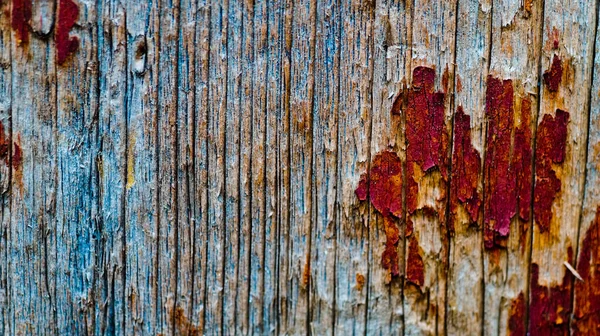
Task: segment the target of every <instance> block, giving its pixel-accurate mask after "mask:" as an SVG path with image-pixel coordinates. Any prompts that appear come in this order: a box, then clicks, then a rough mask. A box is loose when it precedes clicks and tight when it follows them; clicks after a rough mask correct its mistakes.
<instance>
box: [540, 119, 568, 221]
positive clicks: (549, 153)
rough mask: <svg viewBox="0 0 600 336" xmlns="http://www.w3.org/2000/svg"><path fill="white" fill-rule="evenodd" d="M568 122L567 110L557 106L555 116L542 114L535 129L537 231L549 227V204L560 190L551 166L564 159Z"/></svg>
mask: <svg viewBox="0 0 600 336" xmlns="http://www.w3.org/2000/svg"><path fill="white" fill-rule="evenodd" d="M568 122H569V113H568V112H565V111H563V110H560V109H557V110H556V116H555V117H553V116H551V115H550V114H546V115H544V118H543V119H542V122H541V123H540V125H539V127H538V131H537V141H536V148H537V149H536V154H535V165H536V166H535V171H536V176H535V190H534V204H533V212H534V214H535V222H536V223H537V225H538V227H539V229H540V231H541V232H545V231H548V229H549V228H550V222H551V220H552V203H553V202H554V199H555V198H556V195H557V194H558V193H559V192H560V190H561V181H560V179H559V178H558V177H557V176H556V172H555V171H554V168H553V165H554V164H560V163H562V162H563V160H564V158H565V151H566V140H567V123H568Z"/></svg>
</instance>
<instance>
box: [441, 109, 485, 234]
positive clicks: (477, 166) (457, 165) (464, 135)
mask: <svg viewBox="0 0 600 336" xmlns="http://www.w3.org/2000/svg"><path fill="white" fill-rule="evenodd" d="M453 147H454V148H453V151H452V179H451V183H450V211H451V212H452V216H451V218H450V226H449V230H450V231H451V232H454V218H455V217H456V214H457V211H458V206H459V204H458V203H459V201H460V203H462V204H463V205H464V207H465V209H466V210H467V212H468V213H469V217H470V220H471V222H472V223H476V222H477V216H478V213H479V206H480V205H481V200H480V198H479V193H478V192H477V181H478V180H479V174H480V170H481V157H480V156H479V152H477V150H476V149H475V148H474V147H473V144H472V143H471V117H470V116H468V115H466V114H465V112H464V111H463V108H462V106H459V107H458V109H457V111H456V114H455V115H454V146H453Z"/></svg>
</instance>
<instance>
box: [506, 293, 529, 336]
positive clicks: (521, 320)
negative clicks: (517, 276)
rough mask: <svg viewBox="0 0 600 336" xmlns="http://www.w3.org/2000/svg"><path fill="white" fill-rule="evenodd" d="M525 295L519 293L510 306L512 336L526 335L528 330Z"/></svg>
mask: <svg viewBox="0 0 600 336" xmlns="http://www.w3.org/2000/svg"><path fill="white" fill-rule="evenodd" d="M526 308H527V307H526V306H525V295H524V294H523V292H521V293H519V296H517V297H516V298H515V299H513V300H512V302H511V304H510V315H509V316H510V317H509V319H508V334H509V335H511V336H513V335H514V336H521V335H525V332H526V331H527V328H526V326H525V309H526Z"/></svg>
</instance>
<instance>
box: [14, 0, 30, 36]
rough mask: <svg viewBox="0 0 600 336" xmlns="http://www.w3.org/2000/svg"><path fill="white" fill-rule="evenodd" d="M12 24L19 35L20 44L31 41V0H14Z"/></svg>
mask: <svg viewBox="0 0 600 336" xmlns="http://www.w3.org/2000/svg"><path fill="white" fill-rule="evenodd" d="M10 16H11V22H10V23H11V26H12V29H13V30H14V31H15V33H16V35H17V43H18V44H26V43H27V42H29V21H30V20H31V0H13V3H12V11H11V15H10Z"/></svg>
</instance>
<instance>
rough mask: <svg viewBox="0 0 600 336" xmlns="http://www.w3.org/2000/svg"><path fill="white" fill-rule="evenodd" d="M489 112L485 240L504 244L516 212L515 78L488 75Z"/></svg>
mask: <svg viewBox="0 0 600 336" xmlns="http://www.w3.org/2000/svg"><path fill="white" fill-rule="evenodd" d="M485 113H486V116H487V119H488V130H487V137H486V146H485V148H486V150H485V153H486V154H485V172H484V174H485V175H484V181H485V185H484V191H485V204H484V223H485V227H484V243H485V247H486V248H488V249H489V248H493V247H494V246H503V245H504V242H503V240H506V238H507V237H508V234H509V230H510V220H511V218H512V217H513V216H514V215H515V213H516V205H517V204H516V194H515V191H516V178H515V173H514V170H513V167H512V160H511V157H510V154H511V153H510V148H511V136H512V130H513V128H514V121H513V118H514V116H513V114H514V111H513V85H512V80H500V79H497V78H494V77H492V76H488V81H487V92H486V103H485Z"/></svg>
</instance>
